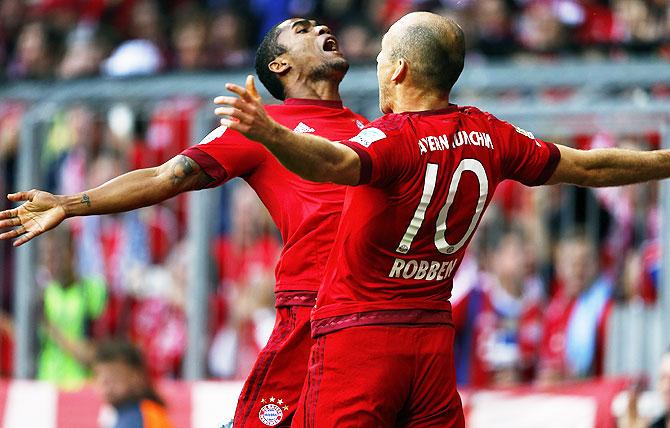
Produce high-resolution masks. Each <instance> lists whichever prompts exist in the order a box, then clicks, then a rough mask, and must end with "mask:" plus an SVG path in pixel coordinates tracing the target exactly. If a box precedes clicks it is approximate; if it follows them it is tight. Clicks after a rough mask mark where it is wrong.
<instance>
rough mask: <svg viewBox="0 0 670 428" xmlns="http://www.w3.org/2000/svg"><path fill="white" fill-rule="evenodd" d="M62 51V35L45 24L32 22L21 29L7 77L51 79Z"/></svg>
mask: <svg viewBox="0 0 670 428" xmlns="http://www.w3.org/2000/svg"><path fill="white" fill-rule="evenodd" d="M61 49H62V35H61V34H59V33H57V32H56V31H55V30H54V29H53V28H52V27H50V26H49V25H48V24H46V23H44V22H40V21H32V22H30V23H28V24H26V25H25V26H23V28H22V29H21V32H20V34H19V37H18V40H17V46H16V52H15V54H14V58H13V59H12V61H11V63H10V64H9V67H8V69H7V75H8V76H9V77H10V78H12V79H51V78H53V77H54V71H55V70H56V68H57V64H58V62H59V61H60V54H61Z"/></svg>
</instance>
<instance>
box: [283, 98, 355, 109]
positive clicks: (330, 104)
mask: <svg viewBox="0 0 670 428" xmlns="http://www.w3.org/2000/svg"><path fill="white" fill-rule="evenodd" d="M284 105H287V106H291V105H292V106H319V107H327V108H337V109H342V108H344V107H342V101H334V100H317V99H311V98H287V99H285V100H284Z"/></svg>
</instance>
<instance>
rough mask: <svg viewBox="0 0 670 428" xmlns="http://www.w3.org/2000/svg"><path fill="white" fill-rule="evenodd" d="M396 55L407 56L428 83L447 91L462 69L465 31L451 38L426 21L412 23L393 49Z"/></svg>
mask: <svg viewBox="0 0 670 428" xmlns="http://www.w3.org/2000/svg"><path fill="white" fill-rule="evenodd" d="M391 57H392V58H393V59H399V58H405V59H406V60H408V61H409V62H410V64H411V67H412V68H413V70H415V71H416V72H417V73H418V74H419V75H420V76H421V77H422V78H423V79H425V85H426V86H427V87H430V88H435V89H438V90H440V91H444V92H448V91H451V88H452V87H453V86H454V84H456V81H457V80H458V77H459V76H460V75H461V72H462V71H463V65H464V62H465V48H464V40H463V32H462V30H461V29H460V28H457V30H456V31H455V33H454V40H453V42H448V41H447V40H445V37H442V36H441V35H440V32H439V31H437V30H435V29H434V28H431V27H428V26H424V25H412V26H410V27H409V28H407V30H405V33H404V34H403V37H402V42H400V43H398V44H397V45H396V46H395V48H394V49H393V51H392V53H391Z"/></svg>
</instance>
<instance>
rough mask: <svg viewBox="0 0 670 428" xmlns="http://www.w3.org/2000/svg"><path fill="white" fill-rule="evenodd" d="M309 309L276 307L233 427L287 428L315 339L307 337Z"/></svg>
mask: <svg viewBox="0 0 670 428" xmlns="http://www.w3.org/2000/svg"><path fill="white" fill-rule="evenodd" d="M311 310H312V306H285V307H279V308H277V319H276V321H275V327H274V330H273V331H272V335H271V336H270V339H269V340H268V343H267V345H266V346H265V348H263V350H262V351H261V352H260V354H258V358H257V359H256V363H255V364H254V367H253V369H252V370H251V373H250V374H249V377H248V378H247V381H246V382H245V383H244V387H243V388H242V393H241V394H240V398H239V400H238V401H237V409H236V410H235V419H234V420H233V427H235V428H247V427H258V428H267V427H268V426H274V427H288V426H290V425H291V419H292V418H293V414H294V413H295V410H296V407H297V404H298V399H299V398H300V391H301V390H302V387H303V383H304V381H305V376H306V375H307V363H308V361H309V353H310V348H311V347H312V344H313V343H314V339H312V338H311V335H310V324H309V315H310V312H311Z"/></svg>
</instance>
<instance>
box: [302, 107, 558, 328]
mask: <svg viewBox="0 0 670 428" xmlns="http://www.w3.org/2000/svg"><path fill="white" fill-rule="evenodd" d="M344 144H346V145H347V146H349V147H351V148H352V149H353V150H354V151H356V152H357V153H358V155H359V157H360V161H361V175H360V183H359V184H360V185H359V186H357V187H351V188H349V190H348V191H347V195H346V198H345V201H344V208H343V213H342V220H341V224H340V228H339V230H338V235H337V238H336V241H335V244H334V246H333V251H332V253H331V256H330V259H329V261H328V266H327V268H326V274H325V276H324V283H323V285H322V287H321V290H320V291H319V296H318V299H317V306H316V308H315V310H314V313H313V326H312V327H313V334H315V335H319V334H324V333H327V332H330V331H335V330H339V329H341V328H345V327H348V326H352V325H366V324H389V323H393V324H395V323H447V324H449V323H451V306H450V303H449V297H450V295H451V288H452V279H453V277H454V274H455V273H456V270H457V269H458V266H459V265H460V263H461V260H462V258H463V255H464V253H465V249H466V247H467V245H468V243H469V242H470V239H471V238H472V234H473V232H474V231H475V229H476V227H477V225H478V224H479V220H480V219H481V215H482V213H483V212H484V210H485V209H486V207H487V206H488V204H489V203H490V201H491V198H492V196H493V192H494V190H495V189H496V186H497V185H498V184H499V183H500V182H501V181H503V180H505V179H513V180H516V181H519V182H521V183H523V184H526V185H531V186H532V185H539V184H543V183H544V182H546V181H547V180H548V179H549V177H550V176H551V174H552V173H553V171H554V169H555V168H556V165H557V164H558V161H559V159H560V152H559V151H558V148H557V147H556V146H554V145H553V144H551V143H546V142H544V141H541V140H538V139H536V138H535V137H534V136H533V135H532V134H531V133H529V132H527V131H524V130H522V129H519V128H516V127H514V126H512V125H510V124H508V123H506V122H503V121H501V120H498V119H496V118H495V117H494V116H492V115H491V114H488V113H484V112H481V111H480V110H478V109H476V108H474V107H458V106H455V105H451V106H450V107H448V108H446V109H442V110H434V111H425V112H407V113H400V114H388V115H385V116H383V117H381V118H379V119H377V120H376V121H374V122H373V123H371V124H370V125H368V126H367V127H366V128H365V129H363V130H362V131H361V132H360V133H359V134H358V135H357V136H355V137H353V138H351V139H350V140H348V141H345V142H344Z"/></svg>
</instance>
